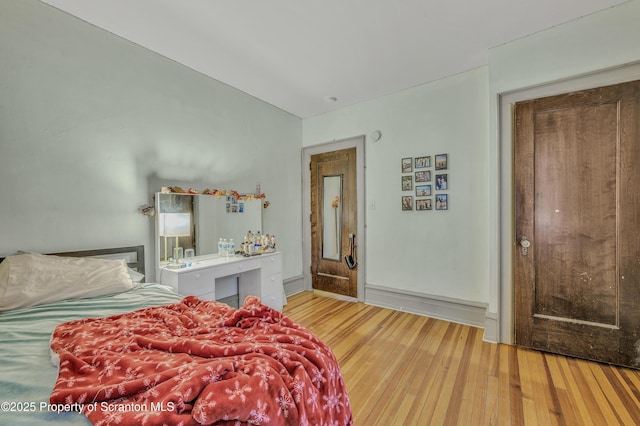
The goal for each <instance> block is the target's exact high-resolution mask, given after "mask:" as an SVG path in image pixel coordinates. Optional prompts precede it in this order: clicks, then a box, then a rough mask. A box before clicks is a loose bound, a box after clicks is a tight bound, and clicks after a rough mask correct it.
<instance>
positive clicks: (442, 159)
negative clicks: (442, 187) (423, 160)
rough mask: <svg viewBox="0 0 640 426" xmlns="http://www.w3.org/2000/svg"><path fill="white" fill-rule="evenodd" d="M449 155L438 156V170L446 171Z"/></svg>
mask: <svg viewBox="0 0 640 426" xmlns="http://www.w3.org/2000/svg"><path fill="white" fill-rule="evenodd" d="M447 157H448V155H447V154H438V155H436V170H446V169H447V167H448V163H449V160H448V158H447Z"/></svg>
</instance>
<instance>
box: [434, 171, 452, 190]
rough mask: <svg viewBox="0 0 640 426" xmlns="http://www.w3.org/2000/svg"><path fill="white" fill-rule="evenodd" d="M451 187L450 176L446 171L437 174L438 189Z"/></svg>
mask: <svg viewBox="0 0 640 426" xmlns="http://www.w3.org/2000/svg"><path fill="white" fill-rule="evenodd" d="M447 189H449V177H448V176H447V174H446V173H444V174H441V175H436V191H446V190H447Z"/></svg>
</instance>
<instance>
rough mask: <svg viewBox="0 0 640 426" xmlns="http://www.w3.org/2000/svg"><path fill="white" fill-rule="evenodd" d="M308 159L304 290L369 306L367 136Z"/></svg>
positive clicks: (310, 152) (317, 150) (308, 153)
mask: <svg viewBox="0 0 640 426" xmlns="http://www.w3.org/2000/svg"><path fill="white" fill-rule="evenodd" d="M302 157H303V158H302V161H303V165H302V167H303V173H302V174H303V253H302V254H303V262H302V263H303V277H304V289H305V290H308V291H312V290H314V289H315V290H320V291H323V292H329V293H331V294H333V295H335V296H336V297H340V298H343V299H345V300H353V301H364V269H365V268H364V265H365V259H366V257H365V238H364V237H365V235H364V234H365V224H364V205H365V201H364V136H360V137H355V138H349V139H344V140H340V141H335V142H330V143H326V144H322V145H315V146H312V147H308V148H304V149H303V156H302Z"/></svg>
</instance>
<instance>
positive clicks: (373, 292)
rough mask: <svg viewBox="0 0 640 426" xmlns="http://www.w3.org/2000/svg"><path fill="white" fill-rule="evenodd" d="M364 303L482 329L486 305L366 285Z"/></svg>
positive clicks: (484, 321)
mask: <svg viewBox="0 0 640 426" xmlns="http://www.w3.org/2000/svg"><path fill="white" fill-rule="evenodd" d="M364 303H366V304H369V305H375V306H381V307H383V308H390V309H395V310H398V311H404V312H410V313H413V314H417V315H425V316H428V317H432V318H438V319H442V320H446V321H451V322H456V323H460V324H466V325H470V326H473V327H479V328H484V327H485V324H486V318H485V316H486V311H487V305H486V304H485V303H479V302H471V301H468V300H460V299H453V298H449V297H443V296H433V295H429V294H423V293H416V292H412V291H407V290H398V289H395V288H389V287H383V286H377V285H371V284H367V285H366V286H365V300H364Z"/></svg>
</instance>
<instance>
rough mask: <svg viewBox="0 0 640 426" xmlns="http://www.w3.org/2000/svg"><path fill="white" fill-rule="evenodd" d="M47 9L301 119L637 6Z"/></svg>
mask: <svg viewBox="0 0 640 426" xmlns="http://www.w3.org/2000/svg"><path fill="white" fill-rule="evenodd" d="M42 1H43V2H45V3H48V4H50V5H53V6H55V7H57V8H59V9H61V10H64V11H66V12H68V13H70V14H71V15H75V16H77V17H79V18H81V19H83V20H85V21H87V22H90V23H92V24H94V25H96V26H98V27H101V28H103V29H105V30H107V31H110V32H112V33H114V34H117V35H119V36H121V37H123V38H125V39H128V40H131V41H133V42H135V43H137V44H139V45H140V46H144V47H146V48H148V49H150V50H152V51H154V52H157V53H159V54H161V55H163V56H166V57H168V58H171V59H173V60H175V61H177V62H179V63H182V64H184V65H186V66H188V67H190V68H192V69H194V70H197V71H199V72H201V73H203V74H206V75H209V76H211V77H213V78H215V79H217V80H219V81H222V82H224V83H226V84H228V85H230V86H233V87H235V88H237V89H240V90H242V91H244V92H246V93H249V94H251V95H253V96H255V97H257V98H259V99H262V100H263V101H265V102H268V103H270V104H272V105H275V106H276V107H279V108H281V109H283V110H285V111H288V112H290V113H291V114H294V115H296V116H298V117H301V118H307V117H311V116H314V115H317V114H321V113H323V112H327V111H331V110H335V109H338V108H342V107H344V106H346V105H351V104H354V103H357V102H360V101H364V100H367V99H371V98H374V97H378V96H381V95H385V94H388V93H392V92H396V91H399V90H402V89H406V88H409V87H413V86H416V85H419V84H422V83H426V82H429V81H433V80H437V79H440V78H442V77H446V76H449V75H453V74H456V73H459V72H462V71H466V70H469V69H472V68H476V67H479V66H482V65H486V64H487V57H488V49H489V48H491V47H494V46H497V45H500V44H503V43H506V42H508V41H511V40H514V39H517V38H520V37H523V36H526V35H529V34H532V33H535V32H537V31H541V30H544V29H546V28H550V27H553V26H556V25H559V24H562V23H564V22H568V21H571V20H574V19H577V18H580V17H582V16H585V15H589V14H591V13H594V12H597V11H600V10H602V9H606V8H608V7H611V6H614V5H616V4H620V3H624V2H625V0H483V1H479V0H466V1H465V0H457V1H456V0H449V1H446V0H440V1H434V0H318V1H309V0H42ZM329 97H336V98H337V101H336V102H330V101H328V100H327V99H326V98H329Z"/></svg>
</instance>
